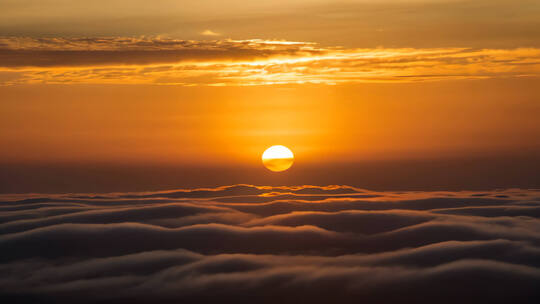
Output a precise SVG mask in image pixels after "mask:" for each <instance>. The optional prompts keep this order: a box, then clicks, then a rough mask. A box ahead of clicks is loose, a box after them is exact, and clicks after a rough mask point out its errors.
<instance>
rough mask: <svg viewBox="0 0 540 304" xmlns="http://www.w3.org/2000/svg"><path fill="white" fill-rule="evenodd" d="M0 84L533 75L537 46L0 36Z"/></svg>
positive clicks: (539, 71)
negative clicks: (357, 46) (376, 45)
mask: <svg viewBox="0 0 540 304" xmlns="http://www.w3.org/2000/svg"><path fill="white" fill-rule="evenodd" d="M0 73H2V75H3V77H2V78H0V79H3V81H2V83H1V84H3V85H10V84H24V83H62V84H69V83H102V84H162V85H166V84H169V85H187V86H190V85H272V84H303V83H316V84H318V83H322V84H339V83H351V82H353V83H354V82H411V81H428V80H430V81H434V80H447V79H482V78H501V77H502V78H504V77H526V76H538V75H540V49H536V48H517V49H473V48H429V49H414V48H401V49H396V48H373V49H348V48H343V47H323V46H320V45H318V44H316V43H312V42H297V41H281V40H280V41H278V40H261V39H252V40H231V39H225V40H209V41H194V40H178V39H170V38H126V37H116V38H17V37H11V38H1V39H0Z"/></svg>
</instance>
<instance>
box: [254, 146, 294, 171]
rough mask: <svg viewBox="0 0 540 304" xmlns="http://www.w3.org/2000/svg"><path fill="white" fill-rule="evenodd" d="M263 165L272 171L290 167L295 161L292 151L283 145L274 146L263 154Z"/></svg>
mask: <svg viewBox="0 0 540 304" xmlns="http://www.w3.org/2000/svg"><path fill="white" fill-rule="evenodd" d="M262 162H263V165H264V166H265V167H266V168H267V169H268V170H270V171H274V172H280V171H285V170H287V169H289V168H290V167H291V166H292V164H293V162H294V155H293V153H292V151H291V150H290V149H289V148H287V147H285V146H281V145H277V146H272V147H270V148H268V149H266V151H264V153H263V155H262Z"/></svg>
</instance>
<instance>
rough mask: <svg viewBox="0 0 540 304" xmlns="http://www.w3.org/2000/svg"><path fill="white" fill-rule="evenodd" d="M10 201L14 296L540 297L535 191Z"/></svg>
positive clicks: (4, 252)
mask: <svg viewBox="0 0 540 304" xmlns="http://www.w3.org/2000/svg"><path fill="white" fill-rule="evenodd" d="M0 200H1V201H2V203H1V204H0V252H1V254H0V261H1V262H0V272H1V273H2V274H3V275H2V277H1V278H0V298H2V299H6V300H12V301H20V302H36V301H37V302H40V303H43V302H71V301H72V300H73V297H74V296H75V295H76V296H77V297H78V301H80V300H81V298H82V299H84V300H82V301H83V302H84V301H87V302H100V301H102V302H111V301H112V302H131V303H150V302H160V303H163V302H165V303H168V302H178V301H180V302H182V301H184V302H199V303H200V302H214V301H218V300H219V301H236V302H240V303H243V302H252V301H256V302H265V301H267V302H270V301H272V302H275V301H279V302H283V303H293V302H298V301H301V302H315V303H322V302H328V301H330V302H332V301H333V302H336V301H338V302H352V301H354V302H357V301H359V300H362V301H367V302H375V303H390V302H393V301H398V300H403V299H406V300H407V301H409V302H415V303H430V302H438V303H455V302H456V301H459V302H464V303H474V302H477V301H479V300H482V301H484V302H490V303H509V302H512V303H535V302H537V301H538V300H539V299H540V291H539V290H538V288H537V287H538V286H539V283H540V269H539V267H540V221H539V218H540V192H539V191H535V190H517V189H516V190H501V191H487V192H373V191H367V190H363V189H357V188H354V187H348V186H328V187H318V186H299V187H260V186H252V185H235V186H227V187H220V188H208V189H192V190H176V191H166V192H149V193H114V194H100V195H97V194H96V195H94V194H69V195H3V196H2V197H0ZM81 295H84V297H80V296H81Z"/></svg>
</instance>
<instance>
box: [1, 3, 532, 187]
mask: <svg viewBox="0 0 540 304" xmlns="http://www.w3.org/2000/svg"><path fill="white" fill-rule="evenodd" d="M0 6H1V7H2V10H3V16H4V18H2V19H1V20H0V36H1V37H0V143H1V145H2V147H3V148H2V149H1V150H0V158H1V161H2V163H3V164H5V165H9V168H13V165H14V164H21V166H22V165H24V166H28V165H32V164H36V165H37V164H39V165H40V166H41V165H44V164H49V165H50V164H63V165H62V166H64V165H66V164H77V166H82V167H85V166H89V165H90V164H97V163H114V164H117V165H120V166H128V167H129V166H134V167H146V166H153V165H156V166H171V167H175V168H181V167H182V166H191V167H193V166H194V167H197V166H200V167H201V168H202V167H205V168H211V167H219V168H225V167H235V166H237V167H242V168H249V170H251V169H254V168H257V169H262V167H261V164H260V155H261V153H262V152H263V151H264V150H265V149H266V148H267V147H269V146H271V145H275V144H282V145H286V146H288V147H290V148H291V149H292V150H293V152H294V154H295V156H296V157H297V159H296V161H295V167H296V166H303V165H302V164H305V165H306V166H309V167H310V168H323V167H325V166H326V167H329V166H330V167H331V166H332V165H333V164H335V165H338V164H358V163H364V164H365V163H369V162H380V161H398V162H403V161H418V160H422V161H429V160H436V161H444V160H445V159H447V160H450V159H482V158H490V159H502V160H504V161H502V162H501V164H502V163H508V162H512V161H513V160H516V162H518V163H519V162H521V161H518V160H519V159H523V158H522V157H525V156H526V157H529V156H531V155H537V154H538V152H539V151H540V140H539V139H538V138H540V137H539V136H538V135H539V134H540V123H539V120H538V117H540V91H539V90H536V89H533V88H536V87H538V86H539V85H540V44H539V41H540V30H539V29H540V23H539V22H540V21H539V20H540V4H539V3H538V2H537V1H527V0H521V1H483V0H482V1H467V0H463V1H458V0H456V1H430V0H423V1H398V0H388V1H339V2H335V1H331V2H329V1H265V2H261V3H258V2H253V1H239V0H238V1H227V2H223V1H157V2H152V3H149V2H146V1H120V0H112V1H110V0H109V1H92V2H88V1H61V0H56V1H53V0H45V1H5V0H0ZM210 8H211V9H210ZM488 163H490V162H488ZM496 164H497V162H495V165H494V167H495V168H498V169H499V170H501V172H503V171H504V168H502V166H498V165H496ZM6 168H7V167H6ZM520 168H521V167H520ZM10 170H11V169H10ZM396 170H397V169H396ZM323 171H324V170H323ZM323 171H321V174H322V175H324V174H326V173H323ZM458 171H459V170H458ZM529 171H530V172H529ZM529 171H527V172H523V174H522V175H523V180H526V178H525V177H527V176H530V174H531V172H532V171H531V170H529ZM6 172H7V171H6ZM324 172H326V171H324ZM143 175H144V174H142V175H140V176H143ZM482 176H484V175H482ZM141 178H143V177H141ZM322 180H324V179H322ZM529 180H530V179H529ZM533 180H536V179H533ZM184 182H186V181H184ZM238 182H242V181H238ZM246 182H249V181H246ZM299 182H300V183H305V182H307V181H304V180H302V181H299ZM354 182H355V180H354V178H351V180H350V183H354ZM222 183H223V184H228V183H230V182H229V181H227V180H224V181H223V182H222ZM12 184H13V183H12ZM212 184H214V182H212ZM449 184H450V183H449ZM182 185H183V184H182V183H181V182H179V183H178V186H182ZM355 185H358V184H355ZM527 185H530V183H527ZM533 185H535V183H534V182H533ZM190 186H193V185H191V184H190ZM358 186H362V185H358ZM398 186H399V185H398ZM23 188H24V187H23ZM77 189H79V188H77ZM137 189H139V188H137ZM4 191H9V189H5V190H4Z"/></svg>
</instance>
